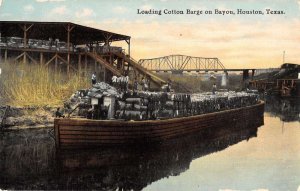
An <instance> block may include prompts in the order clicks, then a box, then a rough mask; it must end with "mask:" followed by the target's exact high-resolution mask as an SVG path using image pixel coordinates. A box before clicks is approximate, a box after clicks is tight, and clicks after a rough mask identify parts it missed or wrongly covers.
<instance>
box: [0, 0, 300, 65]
mask: <svg viewBox="0 0 300 191" xmlns="http://www.w3.org/2000/svg"><path fill="white" fill-rule="evenodd" d="M137 9H141V10H150V9H155V10H162V11H163V10H164V9H168V10H182V11H184V12H185V11H186V9H192V10H203V11H205V10H212V11H213V12H214V10H215V9H219V10H232V11H234V12H237V9H243V10H249V11H250V10H258V11H259V10H261V11H263V12H264V13H265V10H266V9H271V10H281V11H284V13H285V14H282V15H268V14H266V13H265V14H264V15H238V14H235V15H224V16H222V15H216V14H212V15H187V14H184V15H165V14H162V15H153V14H152V15H140V14H137ZM0 20H2V21H5V20H17V21H18V20H26V21H70V22H75V23H78V24H82V25H86V26H91V27H95V28H99V29H103V30H108V31H111V32H116V33H120V34H125V35H129V36H131V44H132V46H131V54H132V56H133V57H134V58H135V59H136V60H138V59H141V58H155V57H161V56H167V55H171V54H183V55H188V56H199V57H218V58H219V59H220V60H221V62H222V63H223V64H224V65H225V67H226V68H244V67H245V68H269V67H278V66H280V65H281V64H282V62H283V51H285V61H286V62H290V63H298V64H300V57H299V53H300V51H299V50H300V43H299V42H300V0H226V1H221V0H210V1H209V0H151V1H150V0H114V1H106V0H105V1H104V0H2V1H1V0H0ZM122 45H124V47H126V48H127V45H126V44H122Z"/></svg>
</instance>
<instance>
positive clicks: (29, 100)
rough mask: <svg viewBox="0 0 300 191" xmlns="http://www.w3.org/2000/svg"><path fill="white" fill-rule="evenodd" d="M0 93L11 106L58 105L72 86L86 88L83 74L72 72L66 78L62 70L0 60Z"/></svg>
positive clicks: (86, 83)
mask: <svg viewBox="0 0 300 191" xmlns="http://www.w3.org/2000/svg"><path fill="white" fill-rule="evenodd" d="M0 68H1V69H2V74H1V75H0V97H2V99H3V100H5V102H6V104H8V105H13V106H22V107H24V106H37V107H43V106H50V107H51V106H53V107H55V106H59V105H62V104H63V101H64V100H66V99H68V98H69V97H70V96H71V95H72V94H73V93H74V92H75V91H76V90H78V89H81V88H87V87H88V85H89V83H88V80H87V79H86V78H84V77H80V76H79V75H77V74H75V73H72V74H71V75H70V76H71V77H70V79H68V77H67V76H66V74H65V73H63V72H57V73H55V72H54V71H53V69H51V68H48V67H45V66H41V65H36V64H23V63H12V62H9V63H0Z"/></svg>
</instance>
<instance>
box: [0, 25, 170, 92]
mask: <svg viewBox="0 0 300 191" xmlns="http://www.w3.org/2000/svg"><path fill="white" fill-rule="evenodd" d="M0 35H1V36H0V58H1V61H2V62H3V61H4V62H7V61H8V60H12V61H13V62H16V63H18V62H23V63H33V64H40V65H43V66H47V67H52V68H54V69H55V71H58V70H60V71H65V72H66V73H67V74H68V75H70V74H71V73H72V72H76V73H78V74H80V75H85V76H87V75H89V74H90V73H93V72H96V74H97V75H98V76H100V77H102V79H101V80H103V81H106V82H109V81H110V79H111V77H112V76H113V75H116V76H122V75H123V76H126V75H129V74H130V73H132V75H134V76H133V78H143V77H144V78H146V79H148V80H149V81H150V82H152V83H153V84H155V85H158V86H160V85H162V84H165V83H166V82H165V81H164V80H163V79H161V78H159V77H158V76H156V75H155V74H154V73H152V72H151V71H148V70H147V69H145V68H143V67H142V66H141V65H139V64H138V63H137V61H135V60H134V59H133V58H132V57H131V56H130V38H131V37H130V36H126V35H122V34H117V33H112V32H108V31H104V30H100V29H96V28H92V27H87V26H83V25H79V24H75V23H71V22H31V21H0ZM120 41H124V42H126V43H127V45H128V47H127V50H125V49H124V48H122V47H118V46H112V43H114V42H120Z"/></svg>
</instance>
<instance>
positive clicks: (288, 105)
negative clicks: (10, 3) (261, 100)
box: [265, 96, 300, 122]
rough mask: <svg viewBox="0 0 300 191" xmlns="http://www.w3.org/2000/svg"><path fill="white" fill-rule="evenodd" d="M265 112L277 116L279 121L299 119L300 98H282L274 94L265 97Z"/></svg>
mask: <svg viewBox="0 0 300 191" xmlns="http://www.w3.org/2000/svg"><path fill="white" fill-rule="evenodd" d="M265 102H266V107H265V112H267V113H270V114H271V115H272V116H275V117H279V118H280V119H281V121H284V122H292V121H300V99H299V98H283V99H280V98H279V97H276V96H270V97H267V98H266V100H265Z"/></svg>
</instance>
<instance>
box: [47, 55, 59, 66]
mask: <svg viewBox="0 0 300 191" xmlns="http://www.w3.org/2000/svg"><path fill="white" fill-rule="evenodd" d="M56 56H57V55H54V56H53V57H52V58H51V59H50V60H49V61H48V62H47V63H46V64H45V66H48V65H49V64H50V63H51V62H52V61H53V60H54V59H55V58H56Z"/></svg>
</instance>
